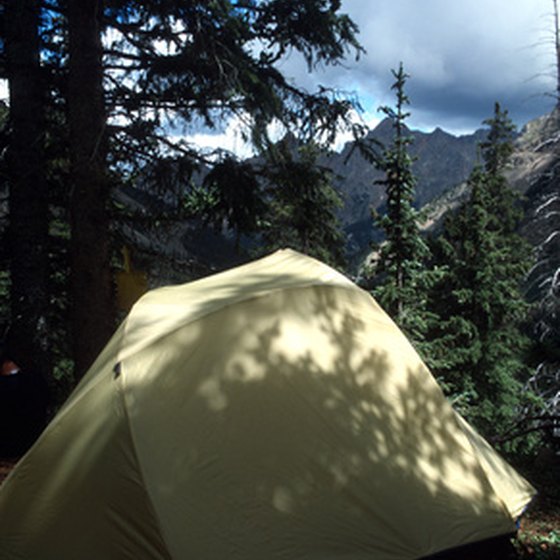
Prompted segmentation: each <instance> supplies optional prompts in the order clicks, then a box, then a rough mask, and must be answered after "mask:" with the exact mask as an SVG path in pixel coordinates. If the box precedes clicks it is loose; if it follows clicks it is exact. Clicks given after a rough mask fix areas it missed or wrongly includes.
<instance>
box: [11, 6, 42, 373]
mask: <svg viewBox="0 0 560 560" xmlns="http://www.w3.org/2000/svg"><path fill="white" fill-rule="evenodd" d="M38 28H39V2H38V1H37V0H8V1H7V3H6V5H5V29H6V32H5V33H6V35H5V41H6V42H5V53H6V70H7V77H8V84H9V92H10V93H9V96H10V97H9V102H10V112H9V115H10V140H9V147H8V153H7V164H8V184H9V217H10V223H9V234H8V245H9V247H8V255H9V258H10V278H11V297H10V299H11V327H10V336H9V350H10V352H11V353H12V354H13V357H14V359H15V360H16V361H17V362H18V363H19V365H20V366H23V367H26V368H33V369H40V370H42V371H43V372H44V373H45V374H48V373H49V361H48V359H47V355H48V328H47V310H48V250H47V241H48V196H47V188H48V186H47V180H46V173H45V167H46V166H45V147H44V143H45V113H44V111H45V93H44V83H43V78H42V73H41V66H40V61H39V48H40V47H39V33H38Z"/></svg>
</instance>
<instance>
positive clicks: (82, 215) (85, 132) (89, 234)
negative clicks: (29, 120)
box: [67, 0, 114, 376]
mask: <svg viewBox="0 0 560 560" xmlns="http://www.w3.org/2000/svg"><path fill="white" fill-rule="evenodd" d="M67 7H68V8H67V22H68V44H69V60H68V93H67V106H68V124H69V129H70V158H71V173H70V181H71V193H70V226H71V271H72V280H71V286H72V288H71V297H72V300H71V301H72V314H71V317H72V335H73V346H74V351H73V356H74V361H75V369H76V372H77V374H78V376H81V375H83V374H84V373H85V371H86V369H87V368H88V367H89V366H90V365H91V364H92V363H93V361H94V359H95V358H96V356H97V354H98V353H99V351H100V349H101V348H102V347H103V346H104V345H105V343H106V342H107V340H108V339H109V337H110V336H111V334H112V331H113V329H114V325H113V321H114V309H113V288H112V280H111V265H110V261H111V256H110V236H109V213H108V205H109V194H110V184H109V180H108V170H107V163H106V149H107V136H106V125H107V117H106V113H105V100H104V91H103V65H102V56H103V50H102V45H101V32H102V25H103V23H102V21H103V11H102V10H103V2H102V1H101V0H68V3H67Z"/></svg>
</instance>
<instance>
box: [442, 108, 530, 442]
mask: <svg viewBox="0 0 560 560" xmlns="http://www.w3.org/2000/svg"><path fill="white" fill-rule="evenodd" d="M485 124H486V125H488V126H489V127H490V128H489V133H488V137H487V140H486V141H485V142H483V143H482V144H481V153H482V159H483V164H482V165H481V166H478V167H476V168H475V169H474V170H473V172H472V174H471V177H470V179H469V186H470V192H471V194H470V198H469V200H468V201H467V202H466V203H465V204H464V205H463V206H462V207H461V208H460V210H459V211H458V212H457V213H456V214H455V215H453V216H451V217H450V218H448V220H447V222H446V224H445V227H444V231H443V235H442V237H441V239H440V240H439V241H438V243H437V258H438V260H439V262H440V263H441V264H443V265H445V266H446V274H445V275H444V277H443V278H442V279H441V281H440V282H439V283H438V284H437V286H436V287H435V289H434V292H433V299H432V306H433V309H434V310H435V311H436V312H437V315H438V321H437V322H436V323H434V324H433V325H432V327H433V329H434V330H433V331H432V335H435V336H434V338H435V340H434V341H433V343H432V345H431V366H432V368H433V369H434V371H435V373H436V375H437V376H439V377H440V378H441V379H442V380H443V382H444V386H446V387H447V389H448V391H449V392H450V393H451V394H452V395H453V396H454V397H455V399H456V400H457V401H458V404H459V405H460V406H462V411H463V412H465V413H466V414H467V415H468V416H469V418H470V419H471V420H472V421H474V422H475V423H476V424H477V425H478V427H479V428H480V429H482V430H483V432H485V433H486V434H487V435H490V436H492V435H494V436H495V435H496V434H497V433H499V432H500V431H502V430H504V429H505V428H506V427H507V425H508V424H509V423H510V422H511V421H512V419H513V418H514V417H515V415H516V414H517V413H518V412H519V408H518V407H519V404H520V402H521V399H522V386H521V380H522V378H523V376H524V375H526V373H527V371H526V366H525V364H524V362H523V360H524V352H525V351H526V348H527V344H528V338H527V337H526V336H525V335H524V334H523V332H522V330H521V325H522V322H523V320H524V319H525V316H526V313H527V306H526V303H525V302H524V300H523V297H522V293H521V289H520V287H521V282H522V281H523V278H524V275H525V273H526V271H527V270H528V266H529V259H528V256H527V255H530V251H529V249H528V247H527V246H526V244H525V242H524V241H523V240H522V238H521V237H520V236H519V235H518V234H517V233H516V227H517V224H518V222H519V219H520V211H519V208H518V204H517V198H518V197H517V195H516V194H515V193H514V192H513V191H512V189H511V188H510V186H509V185H508V183H507V180H506V179H505V177H504V175H503V173H504V169H505V167H506V165H507V164H508V162H509V158H510V156H511V153H512V150H513V147H512V140H513V131H514V127H513V124H512V122H511V120H510V119H509V117H508V114H507V111H502V110H501V108H500V105H499V104H496V106H495V111H494V116H493V118H491V119H488V120H486V121H485Z"/></svg>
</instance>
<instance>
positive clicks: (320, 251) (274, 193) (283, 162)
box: [263, 139, 345, 267]
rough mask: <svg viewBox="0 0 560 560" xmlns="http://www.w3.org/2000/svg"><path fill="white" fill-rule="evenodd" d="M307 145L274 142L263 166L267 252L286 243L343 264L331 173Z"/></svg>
mask: <svg viewBox="0 0 560 560" xmlns="http://www.w3.org/2000/svg"><path fill="white" fill-rule="evenodd" d="M319 154H320V151H319V150H318V148H317V146H315V145H313V144H306V145H297V144H295V143H293V142H291V141H290V140H289V139H285V140H284V141H283V142H280V143H279V145H278V146H276V149H275V151H274V155H273V156H272V163H271V164H269V165H267V167H266V168H265V169H264V170H263V171H264V176H265V179H266V181H267V183H268V185H269V188H268V203H269V207H268V212H267V214H266V218H265V220H266V222H265V224H264V228H263V237H264V240H265V244H266V248H267V250H272V249H277V248H282V247H291V248H293V249H296V250H299V251H301V252H303V253H306V254H308V255H311V256H314V257H316V258H318V259H320V260H323V261H325V262H328V263H330V264H332V265H335V266H339V267H343V266H344V264H345V263H344V236H343V234H342V230H341V229H340V224H339V222H338V219H337V217H336V210H337V209H338V208H339V207H340V206H341V200H340V197H339V195H338V193H337V192H336V191H335V189H334V187H333V186H332V180H331V171H330V170H328V169H326V168H324V167H321V166H320V165H319V164H318V162H317V158H318V157H319Z"/></svg>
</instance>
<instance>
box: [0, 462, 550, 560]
mask: <svg viewBox="0 0 560 560" xmlns="http://www.w3.org/2000/svg"><path fill="white" fill-rule="evenodd" d="M16 462H17V460H15V459H12V460H10V459H0V484H1V483H2V482H3V481H4V479H5V478H6V477H7V476H8V474H9V473H10V471H11V470H12V469H13V468H14V466H15V464H16ZM522 470H523V474H524V475H525V476H526V477H527V478H528V479H529V480H530V481H531V483H532V484H533V485H534V486H535V488H537V490H538V492H539V494H538V496H537V497H536V498H535V500H534V501H533V503H532V504H531V505H530V506H529V508H528V510H527V511H526V512H525V514H524V516H523V518H522V520H521V524H520V527H519V531H518V534H517V538H516V539H514V541H513V548H512V549H511V554H510V555H509V558H508V559H507V560H558V559H560V457H555V458H553V459H552V460H550V461H549V462H547V463H546V464H544V465H543V464H540V465H534V464H532V465H529V466H528V467H526V468H524V469H522ZM482 554H483V553H482V551H481V550H478V551H477V554H476V560H484V558H485V557H484V556H483V555H482ZM490 557H494V556H490V555H489V556H488V557H487V558H490Z"/></svg>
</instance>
